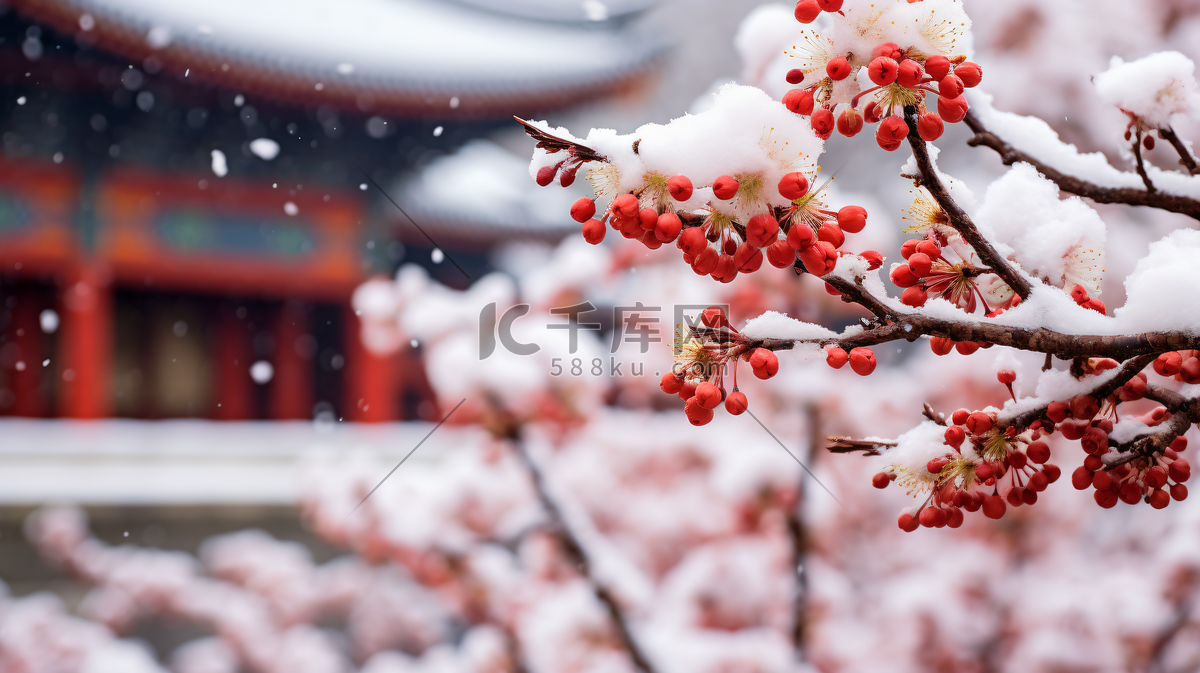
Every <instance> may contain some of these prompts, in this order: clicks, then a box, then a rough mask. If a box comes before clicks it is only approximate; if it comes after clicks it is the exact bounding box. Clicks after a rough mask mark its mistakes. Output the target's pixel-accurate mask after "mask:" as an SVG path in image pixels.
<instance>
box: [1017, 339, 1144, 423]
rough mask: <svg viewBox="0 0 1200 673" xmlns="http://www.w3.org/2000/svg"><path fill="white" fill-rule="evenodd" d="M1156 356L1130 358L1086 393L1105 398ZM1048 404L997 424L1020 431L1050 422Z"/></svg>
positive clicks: (1127, 381) (1101, 398)
mask: <svg viewBox="0 0 1200 673" xmlns="http://www.w3.org/2000/svg"><path fill="white" fill-rule="evenodd" d="M1156 357H1158V354H1157V353H1149V354H1146V355H1139V356H1137V357H1135V358H1130V359H1129V360H1128V361H1126V362H1125V364H1123V365H1121V370H1120V371H1119V372H1117V374H1116V375H1115V376H1113V377H1112V378H1110V379H1108V380H1107V381H1105V382H1104V383H1101V384H1100V385H1098V386H1096V387H1095V388H1093V389H1092V391H1091V392H1090V393H1088V394H1089V395H1091V396H1092V397H1095V398H1096V399H1098V400H1103V399H1105V398H1107V397H1108V396H1109V395H1112V394H1113V393H1115V392H1117V389H1118V388H1120V387H1121V386H1123V385H1125V384H1126V383H1129V381H1130V380H1132V379H1133V377H1135V376H1137V375H1138V372H1140V371H1142V370H1143V369H1145V368H1146V367H1148V366H1150V364H1151V363H1152V362H1154V358H1156ZM1055 401H1058V400H1055ZM1048 406H1049V403H1047V404H1044V405H1042V406H1040V407H1038V408H1036V409H1030V410H1029V411H1026V412H1023V413H1021V414H1018V415H1016V416H1013V417H1012V418H1008V419H1006V418H1000V419H998V421H997V425H999V426H1000V427H1001V428H1009V427H1015V428H1016V429H1017V431H1018V432H1020V431H1022V430H1024V429H1025V428H1028V427H1029V426H1030V425H1032V424H1033V422H1034V421H1037V420H1045V421H1047V422H1050V419H1049V418H1048V417H1047V416H1046V409H1047V407H1048Z"/></svg>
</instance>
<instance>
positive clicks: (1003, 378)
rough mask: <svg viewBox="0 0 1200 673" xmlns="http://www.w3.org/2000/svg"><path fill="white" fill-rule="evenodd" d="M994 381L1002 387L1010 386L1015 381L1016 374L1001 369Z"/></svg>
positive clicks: (1009, 370)
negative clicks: (1001, 384) (1002, 385)
mask: <svg viewBox="0 0 1200 673" xmlns="http://www.w3.org/2000/svg"><path fill="white" fill-rule="evenodd" d="M996 380H997V381H999V382H1000V383H1003V384H1004V385H1006V386H1007V385H1011V384H1012V383H1013V382H1015V381H1016V380H1017V373H1016V372H1014V371H1013V370H1011V369H1001V370H1000V371H998V372H996Z"/></svg>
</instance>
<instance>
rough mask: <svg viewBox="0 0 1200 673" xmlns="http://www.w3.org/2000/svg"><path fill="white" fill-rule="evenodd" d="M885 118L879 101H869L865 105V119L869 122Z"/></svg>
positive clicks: (872, 122)
mask: <svg viewBox="0 0 1200 673" xmlns="http://www.w3.org/2000/svg"><path fill="white" fill-rule="evenodd" d="M882 118H883V108H881V107H879V103H876V102H875V101H868V102H867V104H866V106H865V107H863V121H865V122H866V123H868V124H874V123H875V122H877V121H879V120H880V119H882Z"/></svg>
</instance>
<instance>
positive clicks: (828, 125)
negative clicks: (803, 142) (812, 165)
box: [809, 108, 837, 140]
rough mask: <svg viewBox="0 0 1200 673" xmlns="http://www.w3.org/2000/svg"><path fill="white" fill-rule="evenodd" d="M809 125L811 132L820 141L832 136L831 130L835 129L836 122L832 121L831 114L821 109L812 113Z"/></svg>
mask: <svg viewBox="0 0 1200 673" xmlns="http://www.w3.org/2000/svg"><path fill="white" fill-rule="evenodd" d="M809 123H810V124H811V125H812V130H813V132H814V133H816V134H817V137H818V138H820V139H822V140H825V139H827V138H829V136H831V135H833V129H834V128H836V127H837V124H836V122H834V120H833V113H832V112H830V111H829V110H828V109H827V108H821V109H820V110H817V111H816V112H814V113H813V114H812V117H811V118H810V120H809Z"/></svg>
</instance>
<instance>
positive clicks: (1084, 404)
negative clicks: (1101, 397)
mask: <svg viewBox="0 0 1200 673" xmlns="http://www.w3.org/2000/svg"><path fill="white" fill-rule="evenodd" d="M1098 413H1100V405H1099V404H1097V403H1096V398H1094V397H1092V396H1091V395H1076V396H1075V397H1072V398H1071V416H1072V417H1074V418H1075V419H1077V420H1081V421H1088V420H1091V419H1092V418H1094V417H1095V416H1096V414H1098Z"/></svg>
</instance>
